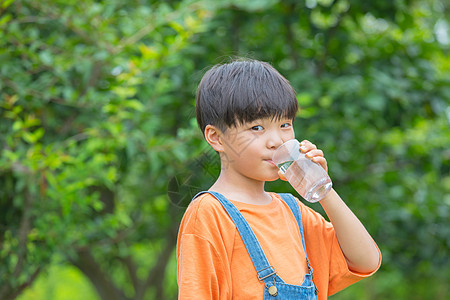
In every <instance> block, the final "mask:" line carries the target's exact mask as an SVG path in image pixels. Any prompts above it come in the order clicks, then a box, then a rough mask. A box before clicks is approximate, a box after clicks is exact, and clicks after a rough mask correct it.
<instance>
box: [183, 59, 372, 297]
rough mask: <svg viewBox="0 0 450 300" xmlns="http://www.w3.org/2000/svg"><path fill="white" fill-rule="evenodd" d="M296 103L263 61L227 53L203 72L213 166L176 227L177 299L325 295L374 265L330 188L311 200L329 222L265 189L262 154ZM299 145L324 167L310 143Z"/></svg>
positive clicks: (368, 241)
mask: <svg viewBox="0 0 450 300" xmlns="http://www.w3.org/2000/svg"><path fill="white" fill-rule="evenodd" d="M297 109H298V104H297V99H296V95H295V91H294V90H293V88H292V87H291V86H290V84H289V82H288V81H287V80H286V79H285V78H284V77H283V76H282V75H280V74H279V73H278V72H277V71H276V70H275V69H274V68H273V67H271V66H270V65H269V64H267V63H264V62H259V61H254V60H246V61H245V60H244V61H234V62H231V63H228V64H224V65H217V66H215V67H213V68H212V69H211V70H209V71H208V72H207V73H206V74H205V75H204V77H203V79H202V80H201V82H200V85H199V87H198V91H197V104H196V112H197V121H198V124H199V126H200V128H201V129H202V131H203V134H204V137H205V139H206V141H207V142H208V143H209V144H210V145H211V147H212V148H213V149H214V150H215V151H216V152H218V153H219V156H220V161H221V172H220V175H219V177H218V179H217V181H216V182H215V183H214V184H213V185H212V186H211V188H210V189H209V190H208V191H207V192H203V193H201V194H199V195H198V196H196V197H195V198H194V200H193V201H192V202H191V204H190V205H189V207H188V208H187V210H186V212H185V215H184V217H183V220H182V222H181V225H180V230H179V234H178V243H177V259H178V276H177V278H178V285H179V299H326V298H327V296H328V295H332V294H334V293H336V292H338V291H339V290H342V289H344V288H345V287H347V286H348V285H350V284H352V283H354V282H356V281H358V280H360V279H362V278H364V277H367V276H370V275H371V274H373V273H374V272H375V271H376V270H377V269H378V268H379V266H380V264H381V253H380V251H379V250H378V247H377V246H376V244H375V243H374V241H373V240H372V238H371V237H370V235H369V234H368V233H367V231H366V229H365V228H364V226H363V225H362V224H361V222H360V221H359V220H358V218H357V217H356V216H355V215H354V214H353V213H352V211H351V210H350V209H349V208H348V207H347V206H346V204H345V203H344V202H343V201H342V200H341V198H340V197H339V195H338V194H337V193H336V192H335V191H334V190H333V189H332V190H331V191H330V192H329V193H328V194H327V195H326V196H325V197H324V198H323V199H322V200H321V201H320V204H321V205H322V207H323V208H324V210H325V212H326V213H327V215H328V217H329V219H330V221H331V223H330V222H327V221H325V219H324V218H323V217H322V216H321V215H320V214H318V213H316V212H315V211H314V210H312V209H310V208H308V207H307V206H305V205H304V204H302V203H301V202H300V201H298V199H295V198H294V197H292V196H291V195H286V194H283V195H281V196H280V195H278V194H275V193H270V192H266V191H265V190H264V183H265V181H273V180H276V179H278V178H280V177H282V175H281V173H279V171H278V168H277V167H276V166H275V164H274V163H273V162H272V160H271V158H272V154H273V152H274V151H275V150H276V149H277V148H278V147H279V146H280V145H281V144H282V143H283V142H285V141H287V140H290V139H293V138H295V136H294V129H293V126H292V122H293V121H294V118H295V116H296V113H297ZM300 149H301V151H302V152H304V153H305V154H306V155H307V157H309V158H311V159H312V160H313V161H314V162H316V163H318V164H320V165H321V166H322V167H323V168H324V169H325V170H327V161H326V159H325V158H324V156H323V153H322V151H321V150H319V149H317V147H316V146H315V145H314V144H312V143H311V142H309V141H306V140H304V141H302V142H301V148H300ZM282 179H284V180H285V178H282Z"/></svg>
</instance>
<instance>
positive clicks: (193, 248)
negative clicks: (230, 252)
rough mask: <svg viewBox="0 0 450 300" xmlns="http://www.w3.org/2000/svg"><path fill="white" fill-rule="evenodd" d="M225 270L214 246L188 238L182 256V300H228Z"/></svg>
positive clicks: (184, 241)
mask: <svg viewBox="0 0 450 300" xmlns="http://www.w3.org/2000/svg"><path fill="white" fill-rule="evenodd" d="M224 282H226V276H225V266H224V265H223V263H222V262H221V259H220V256H219V254H218V253H217V251H216V249H214V247H213V245H212V244H211V243H210V242H209V241H207V240H206V239H204V238H203V237H201V236H197V235H194V234H184V235H183V236H182V237H181V245H180V254H179V256H178V286H179V294H178V298H179V299H227V298H228V297H227V296H226V294H227V288H226V285H224V284H223V283H224Z"/></svg>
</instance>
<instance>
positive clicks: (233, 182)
mask: <svg viewBox="0 0 450 300" xmlns="http://www.w3.org/2000/svg"><path fill="white" fill-rule="evenodd" d="M264 183H265V182H264V181H259V180H255V179H251V178H248V177H243V176H235V175H234V176H233V175H232V174H229V173H228V172H224V171H221V172H220V175H219V178H218V179H217V181H216V182H215V183H214V184H213V185H212V186H211V188H210V190H211V191H215V192H218V193H221V194H222V195H224V196H225V197H226V198H228V199H230V200H235V201H239V202H244V203H248V204H256V205H264V204H269V203H270V202H271V201H272V197H271V196H270V195H269V194H267V193H266V192H265V191H264Z"/></svg>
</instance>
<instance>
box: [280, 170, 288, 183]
mask: <svg viewBox="0 0 450 300" xmlns="http://www.w3.org/2000/svg"><path fill="white" fill-rule="evenodd" d="M278 176H280V179H281V180H284V181H288V180H287V178H286V177H284V174H283V173H282V172H281V171H278Z"/></svg>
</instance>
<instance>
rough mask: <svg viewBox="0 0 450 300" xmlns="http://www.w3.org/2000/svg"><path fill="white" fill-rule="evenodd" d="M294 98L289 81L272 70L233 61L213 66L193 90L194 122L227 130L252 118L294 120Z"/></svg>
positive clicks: (264, 65) (267, 66)
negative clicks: (195, 115) (194, 101)
mask: <svg viewBox="0 0 450 300" xmlns="http://www.w3.org/2000/svg"><path fill="white" fill-rule="evenodd" d="M297 110H298V103H297V97H296V93H295V91H294V89H293V88H292V86H291V85H290V83H289V81H288V80H287V79H286V78H284V77H283V76H282V75H281V74H280V73H279V72H278V71H277V70H275V68H274V67H272V66H271V65H270V64H268V63H266V62H261V61H257V60H242V59H241V60H234V61H232V62H230V63H226V64H222V65H215V66H214V67H212V68H211V69H210V70H208V71H207V72H206V73H205V75H204V76H203V78H202V80H201V81H200V84H199V86H198V89H197V97H196V114H197V122H198V125H199V127H200V129H201V130H202V132H203V133H204V132H205V127H206V125H208V124H211V125H214V126H216V127H217V128H219V129H220V130H221V131H223V132H225V131H226V130H227V128H230V127H234V126H236V125H238V124H243V123H246V122H252V121H254V120H256V119H262V118H267V117H269V118H273V119H282V118H289V119H292V120H293V119H294V118H295V116H296V114H297Z"/></svg>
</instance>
